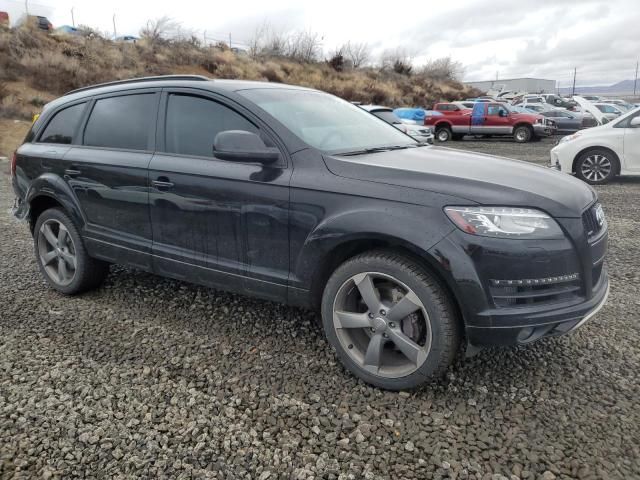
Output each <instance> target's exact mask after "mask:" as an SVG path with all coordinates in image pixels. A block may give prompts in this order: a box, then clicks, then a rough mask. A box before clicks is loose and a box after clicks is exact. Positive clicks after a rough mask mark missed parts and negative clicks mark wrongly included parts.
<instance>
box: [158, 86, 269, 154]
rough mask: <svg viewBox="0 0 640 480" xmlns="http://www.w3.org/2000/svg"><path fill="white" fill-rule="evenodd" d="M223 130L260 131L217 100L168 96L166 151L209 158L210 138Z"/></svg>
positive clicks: (177, 95)
mask: <svg viewBox="0 0 640 480" xmlns="http://www.w3.org/2000/svg"><path fill="white" fill-rule="evenodd" d="M225 130H245V131H248V132H253V133H259V131H258V128H257V127H256V126H255V125H254V124H253V123H251V122H250V121H249V120H247V119H246V118H244V117H243V116H241V115H240V114H238V113H236V112H234V111H233V110H231V109H230V108H228V107H225V106H224V105H222V104H220V103H218V102H215V101H213V100H209V99H206V98H202V97H196V96H193V95H181V94H171V95H169V103H168V105H167V120H166V125H165V131H166V151H167V152H169V153H178V154H182V155H199V156H206V157H212V156H213V141H214V139H215V138H216V135H217V134H218V133H219V132H224V131H225Z"/></svg>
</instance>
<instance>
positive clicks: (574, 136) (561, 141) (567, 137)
mask: <svg viewBox="0 0 640 480" xmlns="http://www.w3.org/2000/svg"><path fill="white" fill-rule="evenodd" d="M581 135H582V134H581V133H580V132H576V133H574V134H573V135H567V136H566V137H562V138H561V139H560V141H559V142H558V143H565V142H570V141H571V140H575V139H576V138H579V137H580V136H581Z"/></svg>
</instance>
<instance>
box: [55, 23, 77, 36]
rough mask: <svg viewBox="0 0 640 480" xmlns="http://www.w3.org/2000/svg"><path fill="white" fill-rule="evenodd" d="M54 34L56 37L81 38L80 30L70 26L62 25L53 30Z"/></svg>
mask: <svg viewBox="0 0 640 480" xmlns="http://www.w3.org/2000/svg"><path fill="white" fill-rule="evenodd" d="M55 33H56V34H57V35H72V36H76V37H81V36H82V35H83V32H82V30H80V29H79V28H76V27H73V26H71V25H62V26H61V27H58V28H56V29H55Z"/></svg>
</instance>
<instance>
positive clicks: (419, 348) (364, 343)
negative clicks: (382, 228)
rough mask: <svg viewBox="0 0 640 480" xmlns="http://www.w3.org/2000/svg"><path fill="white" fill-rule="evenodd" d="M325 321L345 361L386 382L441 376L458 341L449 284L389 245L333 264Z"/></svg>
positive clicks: (407, 384)
mask: <svg viewBox="0 0 640 480" xmlns="http://www.w3.org/2000/svg"><path fill="white" fill-rule="evenodd" d="M407 312H408V313H407ZM322 324H323V328H324V331H325V335H326V336H327V339H328V341H329V343H330V344H331V346H332V347H333V348H334V349H335V351H336V354H337V356H338V358H339V359H340V361H341V362H342V364H343V365H344V366H345V367H346V368H347V369H348V370H350V371H351V372H352V373H353V374H355V375H356V376H357V377H359V378H360V379H362V380H363V381H365V382H367V383H369V384H371V385H375V386H377V387H380V388H383V389H387V390H402V389H407V388H414V387H417V386H419V385H421V384H423V383H426V382H428V381H429V380H432V379H435V378H437V377H439V376H441V375H442V374H443V373H444V372H445V371H446V369H447V367H448V366H449V365H450V364H451V362H452V361H453V359H454V358H455V356H456V354H457V352H458V348H459V345H460V334H461V333H460V325H459V322H458V317H457V314H456V311H455V309H454V307H453V304H452V301H451V299H450V297H449V295H448V294H447V292H446V291H445V290H444V289H443V288H442V286H441V285H440V284H439V283H438V281H437V280H435V278H433V277H432V276H431V275H430V274H429V273H428V272H427V271H425V270H423V269H422V268H420V267H419V266H418V265H416V263H415V262H414V261H412V260H410V259H408V258H406V257H404V256H402V255H398V254H396V253H393V252H388V251H373V252H367V253H363V254H361V255H358V256H356V257H354V258H352V259H350V260H347V261H346V262H345V263H343V264H342V265H341V266H340V267H338V268H337V269H336V270H335V272H334V273H333V274H332V275H331V277H330V278H329V281H328V282H327V284H326V286H325V289H324V293H323V296H322Z"/></svg>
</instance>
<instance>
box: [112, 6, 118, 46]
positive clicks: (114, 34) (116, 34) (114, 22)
mask: <svg viewBox="0 0 640 480" xmlns="http://www.w3.org/2000/svg"><path fill="white" fill-rule="evenodd" d="M117 37H118V33H117V31H116V14H115V13H114V14H113V39H114V40H115V39H116V38H117Z"/></svg>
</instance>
